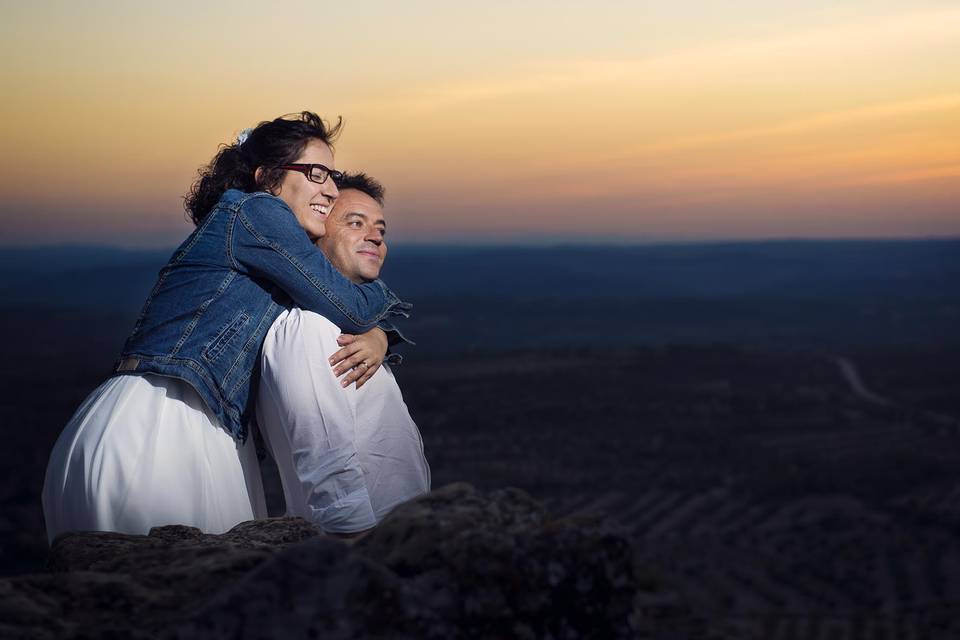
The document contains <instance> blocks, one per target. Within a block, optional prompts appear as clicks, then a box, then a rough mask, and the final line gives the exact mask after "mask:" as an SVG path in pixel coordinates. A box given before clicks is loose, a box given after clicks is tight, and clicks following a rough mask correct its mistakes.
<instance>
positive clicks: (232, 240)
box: [227, 193, 411, 333]
mask: <svg viewBox="0 0 960 640" xmlns="http://www.w3.org/2000/svg"><path fill="white" fill-rule="evenodd" d="M227 251H228V254H229V257H230V259H231V261H232V262H233V264H234V266H235V267H236V268H237V269H238V270H240V271H243V272H249V273H250V274H251V275H254V276H259V277H262V278H266V279H267V280H270V281H271V282H273V283H275V284H276V285H277V286H279V287H280V288H281V289H283V290H284V291H285V292H286V293H287V294H288V295H289V296H290V297H291V298H293V301H294V302H295V303H296V304H297V305H299V306H300V307H302V308H304V309H307V310H310V311H313V312H315V313H319V314H320V315H322V316H324V317H326V318H327V319H329V320H330V321H331V322H333V323H334V324H335V325H337V326H338V327H340V329H342V330H343V331H345V332H347V333H364V332H366V331H368V330H370V329H372V328H373V327H374V326H376V325H377V322H378V321H380V320H381V319H383V318H385V317H387V316H388V315H403V316H406V315H407V314H406V311H407V310H409V309H410V306H411V305H409V304H407V303H404V302H401V301H400V299H399V298H397V296H396V295H395V294H394V293H393V292H392V291H390V289H388V288H387V286H386V285H385V284H384V283H383V282H382V281H380V280H374V281H373V282H367V283H364V284H354V283H352V282H350V281H349V280H347V279H346V278H345V277H343V275H342V274H341V273H340V272H339V271H337V270H336V269H335V268H334V266H333V265H332V264H330V261H329V260H327V258H326V256H324V255H323V252H322V251H320V250H319V249H317V248H316V246H314V245H313V244H312V243H311V242H310V240H309V238H307V234H306V233H305V232H304V231H303V229H302V228H301V227H300V225H299V223H297V220H296V217H295V216H294V215H293V212H292V211H290V208H289V207H288V206H287V205H286V204H285V203H284V202H283V201H282V200H280V199H279V198H277V197H275V196H271V195H269V194H266V193H265V194H256V195H253V196H251V197H249V198H247V199H246V200H245V201H244V202H243V205H242V206H241V207H240V209H239V211H238V213H237V216H236V220H235V222H234V223H233V224H231V225H230V227H229V228H228V239H227Z"/></svg>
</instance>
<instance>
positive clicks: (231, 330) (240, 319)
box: [203, 311, 250, 362]
mask: <svg viewBox="0 0 960 640" xmlns="http://www.w3.org/2000/svg"><path fill="white" fill-rule="evenodd" d="M249 321H250V316H248V315H247V314H246V313H244V312H243V311H241V312H240V313H238V314H237V316H236V317H235V318H234V319H233V320H231V321H230V322H229V323H227V325H226V326H225V327H224V328H223V329H221V330H220V332H219V333H218V334H217V337H216V338H214V339H213V340H212V341H211V342H210V344H208V345H207V346H206V348H204V350H203V359H204V360H206V361H207V362H213V361H214V360H216V359H217V358H219V357H220V356H221V355H222V354H223V352H224V351H225V350H226V348H227V345H229V344H230V341H231V340H233V338H234V336H236V335H237V333H239V332H240V330H241V329H243V327H244V326H246V324H247V322H249Z"/></svg>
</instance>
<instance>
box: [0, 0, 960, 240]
mask: <svg viewBox="0 0 960 640" xmlns="http://www.w3.org/2000/svg"><path fill="white" fill-rule="evenodd" d="M682 4H683V5H684V7H685V8H680V7H679V6H678V5H677V4H676V3H667V2H662V3H660V2H653V3H643V6H642V7H641V6H637V7H633V6H631V5H623V4H622V3H610V4H609V5H605V4H602V3H601V4H598V5H596V6H595V7H594V8H592V9H590V10H587V9H585V8H577V7H574V6H567V5H563V6H560V5H557V4H556V3H549V4H548V3H541V2H531V3H524V4H523V5H522V6H519V7H512V8H511V19H510V20H509V21H507V23H506V24H505V23H504V21H503V20H502V19H501V18H502V17H503V16H502V15H499V16H498V15H496V14H497V13H498V12H497V11H486V12H481V11H478V10H476V9H473V8H469V7H460V6H456V7H453V6H449V5H447V4H441V3H429V2H428V3H423V4H422V5H420V4H417V5H416V6H410V7H404V8H403V10H401V9H400V8H398V7H397V6H396V5H392V4H387V3H384V4H382V5H377V4H376V3H374V5H372V6H371V8H370V10H369V11H368V12H367V13H365V14H360V13H357V12H355V11H351V10H349V9H345V8H338V9H333V10H332V9H329V8H328V9H324V10H321V9H319V8H318V7H317V6H316V5H315V4H313V3H303V4H298V3H294V4H293V5H292V6H290V7H289V8H288V9H287V10H286V11H277V10H268V8H266V7H265V6H263V5H258V4H254V3H244V2H239V3H232V4H231V5H229V6H227V5H224V6H222V7H215V6H206V5H205V6H203V7H196V6H194V5H189V6H188V5H184V6H182V7H180V6H179V5H177V4H176V3H175V4H174V5H165V6H163V7H160V6H156V7H149V8H147V7H146V6H140V5H130V4H126V3H115V4H114V5H113V6H101V5H97V6H96V7H92V8H90V7H85V8H81V7H74V6H72V5H64V6H61V7H58V8H56V9H54V8H51V7H39V8H35V7H29V6H26V5H18V6H16V7H14V8H10V9H8V10H7V11H6V12H7V13H8V14H9V15H8V19H7V20H6V21H5V23H4V25H3V26H0V52H2V56H0V60H2V62H0V81H2V82H3V83H4V86H5V87H8V88H10V89H9V91H6V92H5V98H4V102H3V103H2V104H0V114H2V118H0V140H2V145H3V151H4V153H3V154H2V155H0V191H2V194H3V196H4V202H5V204H3V205H2V208H0V215H2V216H3V219H4V226H5V229H6V233H5V238H6V240H7V241H8V242H14V243H22V242H37V241H41V242H68V241H69V242H86V241H98V242H111V243H113V242H116V243H122V244H124V243H127V244H128V243H134V244H173V243H175V242H176V241H177V240H178V239H179V238H180V237H182V236H183V235H184V234H185V233H187V232H188V231H189V225H188V224H187V223H186V221H185V219H184V216H183V211H182V207H181V201H180V198H181V196H182V194H183V192H184V191H186V189H187V187H188V186H189V183H190V181H191V180H192V178H193V176H194V175H195V171H196V169H197V168H198V167H199V166H200V165H202V164H203V163H205V162H206V161H207V160H209V158H210V157H211V156H212V154H213V153H214V152H215V151H216V148H217V145H218V144H220V143H222V142H226V141H229V140H231V139H232V138H233V137H234V136H235V135H236V133H237V132H238V131H239V130H241V129H243V128H245V127H247V126H250V125H252V124H255V123H256V122H257V121H259V120H262V119H267V118H270V117H274V116H276V115H279V114H281V113H285V112H290V111H295V110H299V109H302V108H310V109H313V110H316V111H318V112H319V113H321V114H323V115H326V116H328V117H330V116H336V115H338V114H342V115H343V116H344V117H345V119H346V122H347V126H346V128H345V131H344V134H343V137H342V139H341V141H340V142H339V143H338V145H337V164H338V167H340V168H347V169H362V170H364V171H367V172H368V173H370V174H371V175H374V176H376V177H377V178H379V179H380V180H382V181H383V182H384V184H386V186H387V190H388V208H389V209H390V210H391V211H393V212H394V217H393V220H392V222H391V236H392V237H393V238H394V239H399V240H401V241H403V240H408V241H409V240H470V239H490V240H497V239H512V238H518V237H524V238H530V239H536V238H537V237H540V236H542V237H569V238H570V239H573V240H575V239H576V238H577V237H579V236H580V235H583V234H586V235H589V236H591V237H609V238H612V239H617V240H624V239H629V238H634V239H643V238H645V237H648V236H651V235H655V236H657V237H672V236H676V237H691V236H692V237H705V238H709V237H767V236H770V235H775V236H782V235H797V236H808V237H832V236H844V237H849V236H873V235H878V234H879V235H884V236H909V235H956V234H958V233H960V207H956V206H954V205H953V204H952V203H955V202H958V201H960V199H958V196H960V169H958V168H960V142H958V141H960V93H957V85H956V78H958V77H960V9H957V8H956V7H955V6H954V3H952V2H948V1H946V0H944V1H938V0H922V1H919V2H907V1H906V0H885V1H884V2H881V3H875V2H868V1H867V0H859V1H854V2H850V3H846V4H845V6H844V7H843V8H842V9H841V8H837V7H835V6H834V3H831V2H827V1H826V0H810V1H808V2H800V0H796V1H788V2H782V3H769V4H770V5H772V6H766V5H763V4H759V3H756V2H746V1H733V2H730V3H723V5H724V7H723V11H719V10H717V9H716V7H715V4H714V3H710V2H706V1H705V0H704V1H703V2H700V3H682ZM184 12H189V13H190V16H191V19H190V20H184V19H183V13H184ZM488 14H489V15H488ZM694 15H695V16H697V19H696V20H693V19H692V18H691V16H694ZM303 25H311V29H312V31H311V30H310V29H307V30H304V29H303V28H302V26H303ZM251 43H255V46H254V45H253V44H251ZM265 52H269V55H268V54H266V53H265ZM827 211H829V212H830V213H829V214H828V213H826V212H827Z"/></svg>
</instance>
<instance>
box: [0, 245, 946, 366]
mask: <svg viewBox="0 0 960 640" xmlns="http://www.w3.org/2000/svg"><path fill="white" fill-rule="evenodd" d="M170 253H172V250H164V251H128V250H121V249H115V248H108V247H42V248H17V249H9V248H8V249H4V250H3V251H2V252H0V309H7V310H19V311H20V312H23V311H24V310H29V309H48V310H53V309H57V310H77V311H81V310H82V311H86V312H93V313H106V312H111V313H120V314H127V315H133V314H135V313H136V312H137V311H138V310H139V308H140V306H141V304H142V302H143V300H144V298H145V297H146V295H147V293H148V292H149V290H150V288H151V286H152V285H153V282H154V281H155V279H156V275H157V271H158V270H159V269H160V267H161V266H162V265H163V264H164V262H165V261H166V260H167V258H168V257H169V255H170ZM383 277H384V279H385V280H386V281H387V282H389V284H390V286H391V287H392V288H393V289H394V290H395V291H397V292H398V293H399V294H400V295H401V297H403V298H404V299H407V300H410V301H412V302H414V304H415V311H416V313H415V317H414V319H413V320H412V321H411V322H410V323H409V324H408V326H409V327H410V329H411V330H412V331H413V332H414V333H415V334H416V336H417V337H418V338H420V340H424V339H425V340H426V341H427V342H428V343H429V344H431V345H433V346H434V347H437V348H441V347H442V348H456V347H459V348H463V347H466V348H490V347H494V346H497V345H502V344H503V343H504V342H509V343H510V344H513V345H514V346H521V347H522V346H547V345H557V344H564V345H569V344H591V345H592V344H597V343H601V344H606V343H609V344H618V343H620V341H622V340H623V339H625V338H626V339H628V340H629V341H632V342H663V341H689V340H693V341H736V342H742V341H748V342H749V341H756V340H761V341H763V340H766V341H769V340H774V341H783V340H786V341H791V340H797V341H800V342H810V341H822V340H827V341H837V340H839V341H850V340H855V341H866V342H891V341H892V342H897V343H903V342H907V343H909V342H913V341H919V342H924V343H930V342H936V341H941V340H946V339H950V337H951V336H953V335H954V334H955V327H956V326H960V293H958V292H960V287H958V286H957V285H956V283H957V282H960V240H936V241H935V240H929V241H776V242H742V243H714V244H676V245H647V246H557V247H523V246H510V247H464V246H404V245H398V246H395V247H391V249H390V256H389V260H388V266H387V268H386V269H385V271H384V274H383ZM954 339H955V338H954ZM444 345H445V346H444Z"/></svg>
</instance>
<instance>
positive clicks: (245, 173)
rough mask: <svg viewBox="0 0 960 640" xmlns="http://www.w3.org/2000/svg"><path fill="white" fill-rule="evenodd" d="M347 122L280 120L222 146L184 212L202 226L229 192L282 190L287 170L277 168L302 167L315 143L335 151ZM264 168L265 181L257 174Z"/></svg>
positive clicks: (308, 114) (305, 115)
mask: <svg viewBox="0 0 960 640" xmlns="http://www.w3.org/2000/svg"><path fill="white" fill-rule="evenodd" d="M342 124H343V120H342V118H337V122H336V124H334V125H332V126H331V125H329V124H327V123H326V122H324V121H323V119H322V118H320V116H318V115H317V114H315V113H313V112H312V111H303V112H301V113H298V114H289V115H285V116H280V117H279V118H276V119H275V120H268V121H264V122H261V123H260V124H258V125H257V126H256V127H255V128H254V129H253V130H251V131H250V133H249V135H248V136H247V137H246V139H244V140H242V141H241V140H238V141H237V142H235V143H234V144H231V145H221V146H220V151H218V152H217V155H215V156H214V157H213V160H211V161H210V164H208V165H207V166H205V167H203V168H202V169H200V171H199V177H198V178H197V181H196V182H194V183H193V186H192V187H190V191H188V192H187V195H185V196H184V197H183V203H184V204H183V207H184V209H186V211H187V214H189V216H190V219H191V220H193V223H194V224H196V225H199V224H200V223H201V222H203V219H204V218H206V217H207V214H208V213H210V211H211V210H212V209H213V207H214V206H215V205H216V204H217V202H219V201H220V197H221V196H222V195H223V193H224V192H225V191H226V190H227V189H239V190H240V191H246V192H248V193H249V192H252V191H272V190H274V189H276V188H277V187H278V186H279V185H280V180H281V179H283V170H282V169H277V168H276V167H279V166H282V165H285V164H290V163H292V162H296V160H297V158H299V157H300V154H301V153H303V149H304V147H306V146H307V143H308V142H309V141H310V140H320V141H321V142H323V143H326V144H328V145H330V146H332V145H333V141H334V140H335V139H336V138H337V135H338V134H339V133H340V128H341V126H342ZM258 167H263V171H261V172H260V178H259V180H258V179H257V176H256V171H257V168H258Z"/></svg>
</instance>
